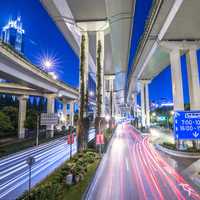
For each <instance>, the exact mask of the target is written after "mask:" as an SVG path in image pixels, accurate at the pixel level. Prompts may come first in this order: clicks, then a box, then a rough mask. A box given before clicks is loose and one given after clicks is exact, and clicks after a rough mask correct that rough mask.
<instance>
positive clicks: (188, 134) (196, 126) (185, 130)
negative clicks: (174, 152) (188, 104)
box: [174, 111, 200, 140]
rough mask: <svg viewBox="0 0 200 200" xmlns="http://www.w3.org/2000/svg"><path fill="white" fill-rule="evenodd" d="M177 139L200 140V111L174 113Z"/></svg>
mask: <svg viewBox="0 0 200 200" xmlns="http://www.w3.org/2000/svg"><path fill="white" fill-rule="evenodd" d="M174 134H175V139H176V140H178V139H181V140H199V139H200V111H177V112H175V113H174Z"/></svg>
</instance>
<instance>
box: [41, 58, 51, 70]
mask: <svg viewBox="0 0 200 200" xmlns="http://www.w3.org/2000/svg"><path fill="white" fill-rule="evenodd" d="M43 65H44V67H45V68H46V69H49V68H51V67H52V66H53V62H52V61H51V60H50V59H46V60H44V61H43Z"/></svg>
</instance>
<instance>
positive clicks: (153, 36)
mask: <svg viewBox="0 0 200 200" xmlns="http://www.w3.org/2000/svg"><path fill="white" fill-rule="evenodd" d="M199 10H200V1H196V0H190V1H187V0H168V1H164V0H157V1H155V2H154V5H153V8H152V10H151V15H150V17H149V21H148V23H147V25H146V29H145V32H144V35H143V37H142V39H141V41H140V45H139V47H138V50H137V53H136V56H135V59H134V63H133V66H132V72H131V74H130V76H129V84H128V95H127V99H128V101H134V99H136V97H135V96H136V94H137V93H138V91H139V90H140V92H141V107H142V125H143V126H149V125H150V116H149V99H148V98H149V95H148V83H149V82H150V81H151V80H152V79H153V78H154V77H156V76H157V75H158V74H159V73H160V72H161V71H162V70H163V69H165V68H166V67H167V66H168V65H171V74H172V91H173V101H174V110H184V100H183V87H182V73H181V62H180V56H181V55H183V54H186V60H187V73H188V80H189V94H190V104H191V109H193V110H199V109H200V101H199V99H200V88H199V76H198V63H197V55H196V51H197V50H198V48H199V44H200V43H199V41H200V27H199V25H198V24H199V20H200V17H199Z"/></svg>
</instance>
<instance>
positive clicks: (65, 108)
mask: <svg viewBox="0 0 200 200" xmlns="http://www.w3.org/2000/svg"><path fill="white" fill-rule="evenodd" d="M62 103H63V108H62V112H63V116H64V120H65V121H64V123H65V125H66V121H67V101H62Z"/></svg>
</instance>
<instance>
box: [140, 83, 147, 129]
mask: <svg viewBox="0 0 200 200" xmlns="http://www.w3.org/2000/svg"><path fill="white" fill-rule="evenodd" d="M140 84H141V115H142V116H141V117H142V128H145V127H146V115H145V84H144V82H142V81H141V82H140Z"/></svg>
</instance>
